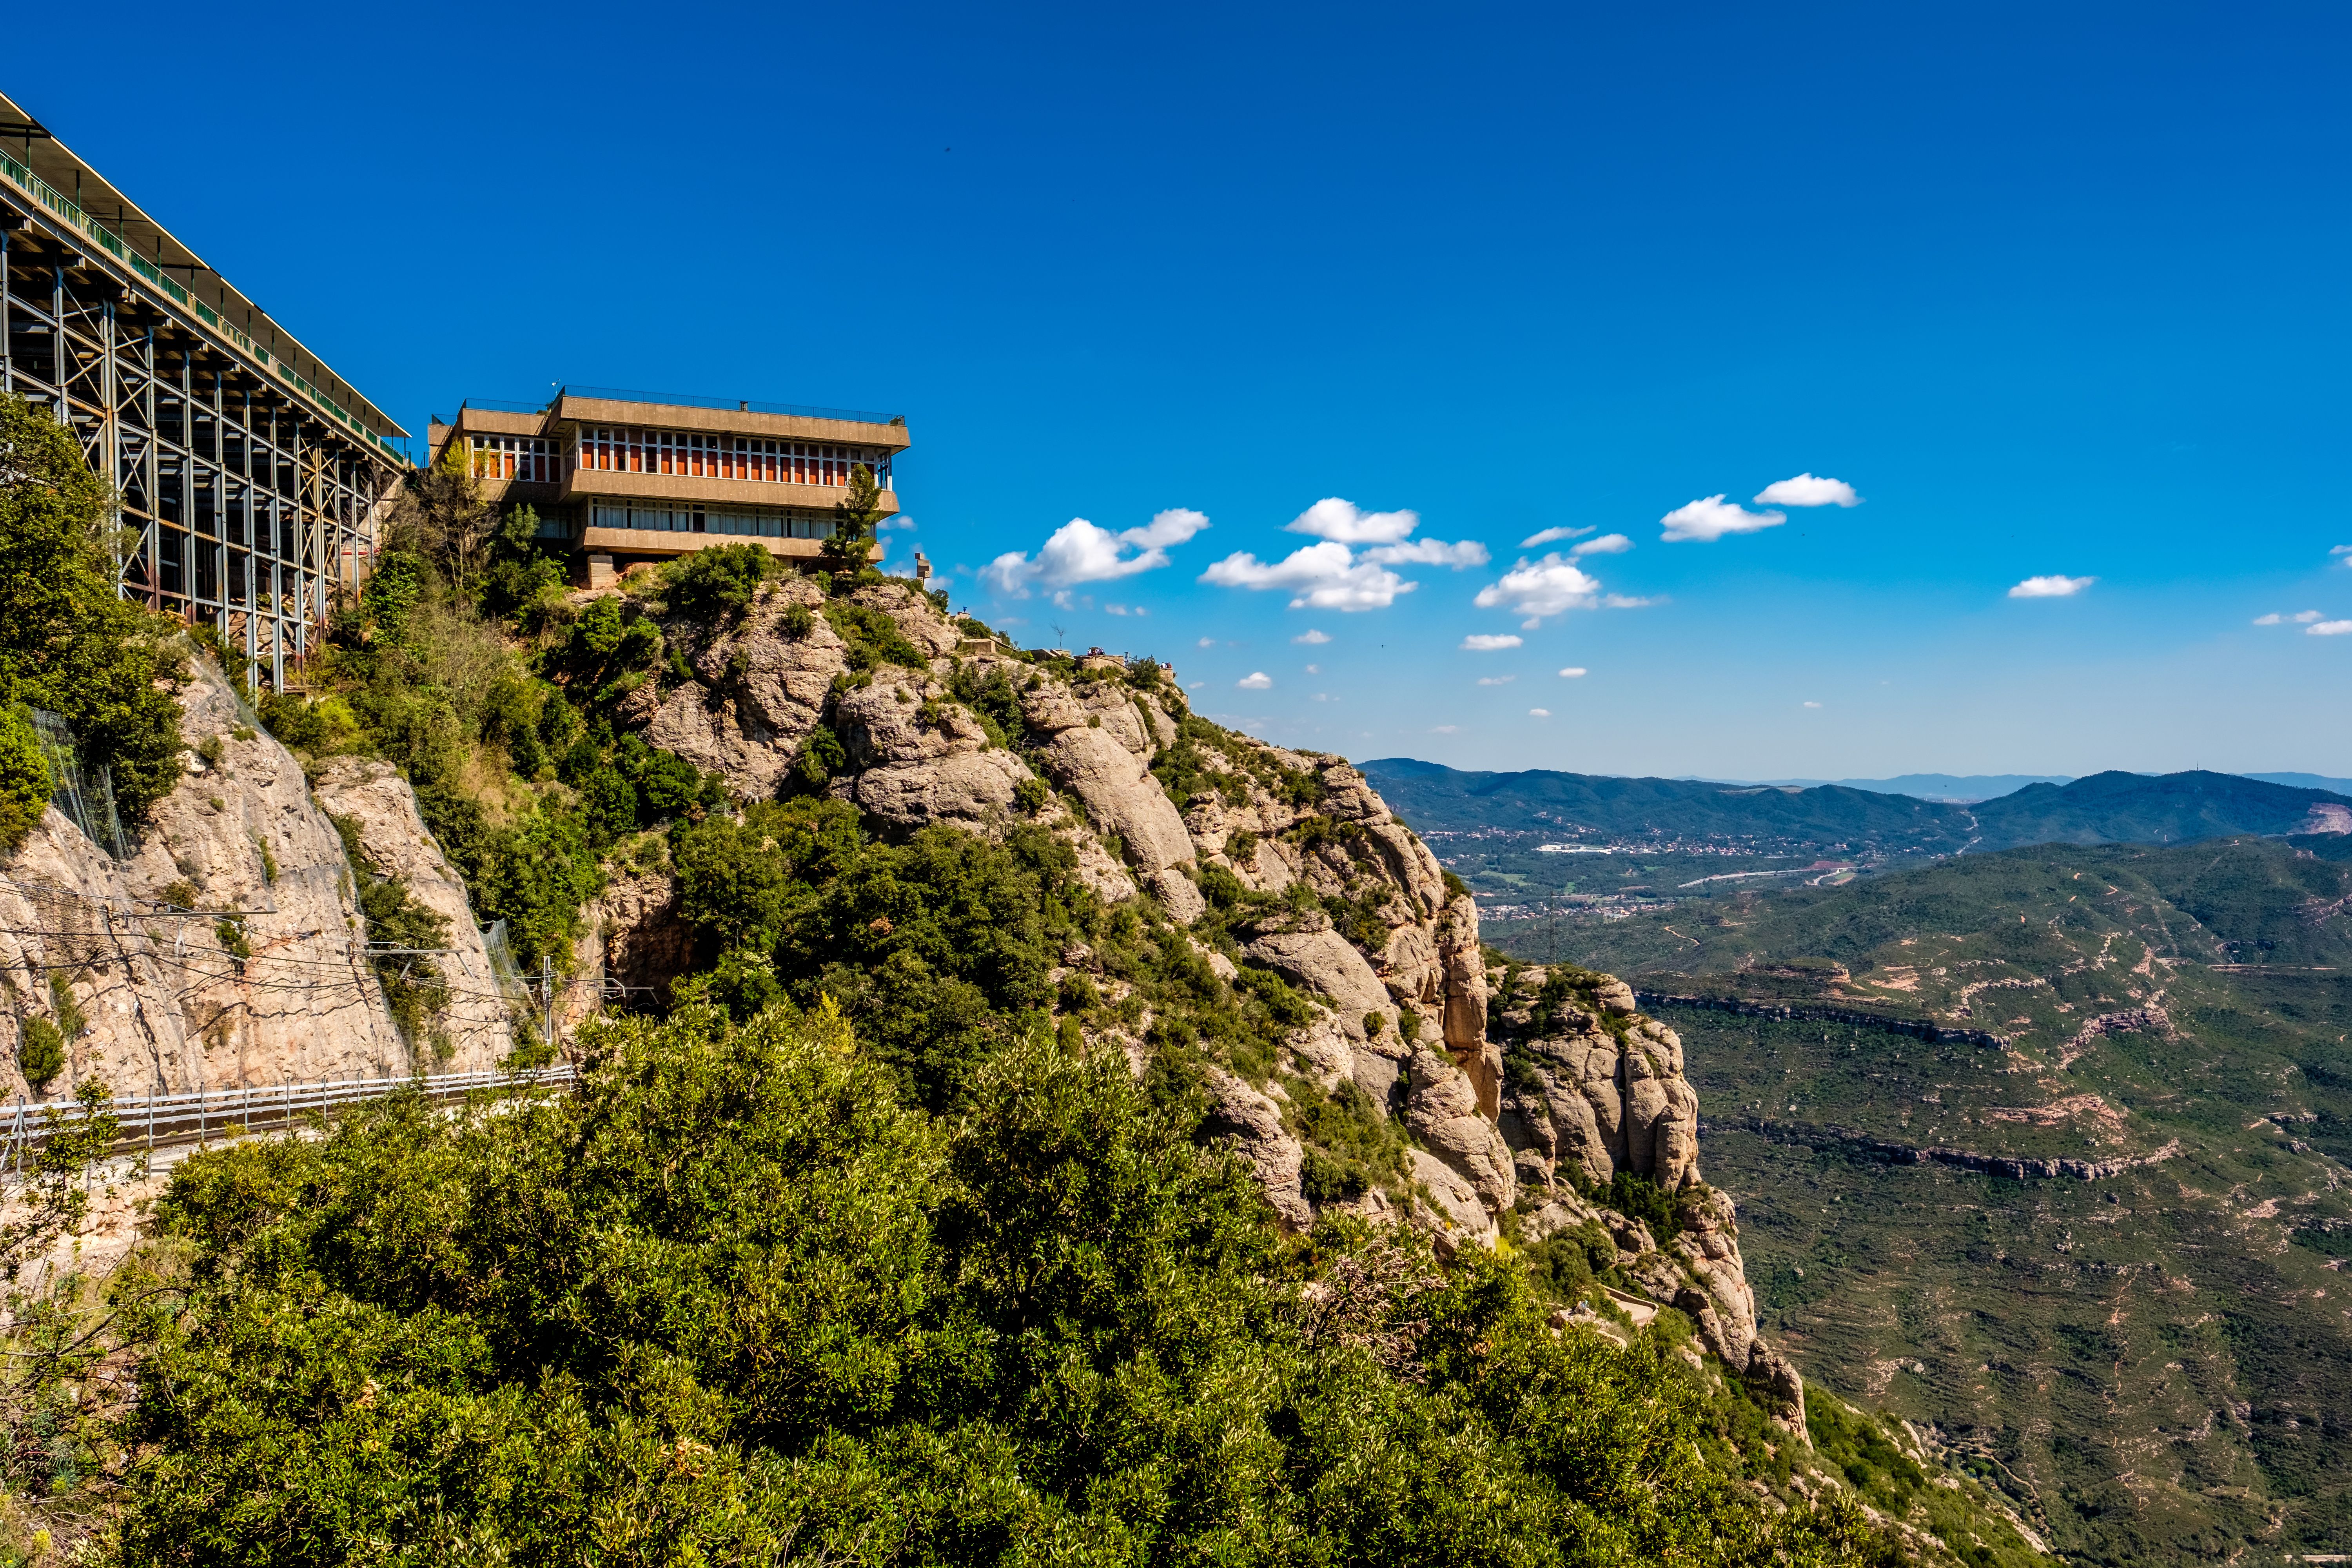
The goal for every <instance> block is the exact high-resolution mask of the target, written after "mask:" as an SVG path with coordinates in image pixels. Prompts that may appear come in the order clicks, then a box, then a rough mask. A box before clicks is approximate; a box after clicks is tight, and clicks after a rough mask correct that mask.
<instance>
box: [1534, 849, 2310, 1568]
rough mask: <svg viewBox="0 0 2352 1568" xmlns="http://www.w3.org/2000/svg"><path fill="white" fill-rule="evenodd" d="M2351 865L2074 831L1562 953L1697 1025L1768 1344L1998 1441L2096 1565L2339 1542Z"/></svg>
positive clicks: (2001, 1465)
mask: <svg viewBox="0 0 2352 1568" xmlns="http://www.w3.org/2000/svg"><path fill="white" fill-rule="evenodd" d="M2348 847H2352V843H2348V842H2347V839H2346V838H2345V837H2343V836H2341V835H2334V834H2330V835H2320V836H2315V837H2305V838H2288V839H2273V840H2263V839H2251V838H2249V839H2238V840H2231V839H2223V840H2218V841H2208V842H2204V843H2200V844H2194V845H2188V846H2181V847H2168V848H2154V847H2119V846H2086V847H2070V846H2054V845H2053V846H2043V847H2037V848H2032V849H2021V850H2011V851H2009V852H2006V853H2003V854H1999V855H1991V856H1976V855H1971V856H1969V857H1967V858H1963V859H1959V860H1956V861H1951V862H1947V863H1945V864H1942V865H1938V866H1936V867H1933V868H1925V869H1919V870H1914V871H1906V872H1900V873H1896V874H1894V875H1889V876H1885V877H1881V878H1875V879H1865V880H1862V881H1857V882H1853V883H1851V884H1849V885H1847V886H1844V887H1842V888H1834V889H1830V888H1823V889H1787V890H1777V891H1763V890H1751V891H1748V892H1742V893H1738V894H1736V895H1732V896H1730V897H1727V898H1725V899H1721V900H1715V901H1713V902H1710V903H1708V904H1706V905H1703V906H1695V907H1690V908H1686V909H1683V910H1674V911H1669V912H1662V913H1658V914H1654V915H1646V916H1639V917H1636V918H1633V919H1630V920H1623V921H1593V922H1591V923H1574V924H1571V925H1570V927H1569V928H1567V929H1566V930H1564V931H1561V932H1560V933H1559V936H1558V939H1557V940H1559V942H1560V944H1561V945H1562V946H1563V948H1565V949H1567V950H1568V951H1570V952H1573V953H1574V954H1575V955H1576V956H1577V958H1578V959H1579V960H1580V962H1583V963H1591V964H1594V965H1605V966H1608V967H1611V968H1615V969H1618V970H1620V971H1622V972H1623V973H1628V974H1630V975H1633V976H1635V977H1636V984H1639V985H1640V986H1642V987H1643V990H1644V994H1645V996H1646V997H1647V1001H1648V1005H1650V1006H1651V1007H1652V1008H1653V1009H1654V1011H1656V1012H1657V1013H1658V1016H1661V1017H1664V1018H1669V1019H1671V1020H1672V1021H1673V1023H1674V1025H1675V1027H1676V1029H1677V1030H1678V1031H1679V1032H1680V1033H1681V1034H1682V1036H1683V1037H1684V1040H1685V1050H1686V1053H1687V1057H1688V1062H1689V1072H1690V1077H1691V1080H1692V1082H1693V1083H1694V1084H1695V1085H1696V1086H1697V1088H1698V1089H1699V1090H1700V1092H1701V1093H1702V1094H1703V1095H1704V1096H1705V1103H1706V1107H1707V1118H1708V1125H1707V1132H1706V1142H1707V1147H1708V1149H1709V1151H1710V1154H1709V1158H1710V1161H1711V1166H1710V1175H1711V1177H1712V1178H1713V1179H1714V1180H1716V1181H1718V1182H1720V1183H1722V1184H1725V1185H1726V1186H1728V1187H1730V1188H1732V1189H1733V1190H1736V1191H1738V1192H1740V1193H1742V1194H1747V1195H1748V1196H1747V1203H1746V1207H1745V1211H1744V1219H1745V1224H1744V1226H1743V1237H1744V1240H1745V1243H1746V1247H1747V1253H1748V1265H1749V1272H1750V1276H1751V1278H1752V1279H1753V1280H1754V1282H1755V1285H1756V1288H1757V1291H1758V1294H1759V1326H1761V1327H1764V1328H1765V1329H1767V1330H1768V1331H1771V1332H1774V1333H1776V1334H1778V1335H1780V1337H1781V1338H1782V1339H1783V1341H1784V1342H1785V1343H1786V1344H1787V1346H1788V1347H1789V1350H1790V1354H1791V1355H1792V1356H1793V1357H1794V1359H1795V1360H1796V1361H1797V1362H1798V1363H1800V1365H1801V1366H1802V1367H1803V1369H1804V1370H1805V1372H1806V1373H1807V1375H1808V1376H1809V1377H1812V1378H1817V1379H1820V1380H1822V1381H1824V1382H1827V1383H1828V1384H1831V1385H1832V1386H1833V1387H1835V1388H1836V1389H1838V1390H1839V1391H1840V1392H1841V1393H1843V1394H1846V1395H1848V1396H1849V1397H1852V1398H1855V1399H1858V1400H1862V1401H1865V1402H1868V1403H1872V1404H1875V1405H1884V1406H1885V1407H1886V1408H1888V1409H1890V1410H1894V1411H1897V1412H1900V1413H1902V1414H1903V1415H1906V1417H1908V1418H1909V1419H1911V1420H1912V1421H1913V1422H1914V1423H1915V1424H1917V1425H1919V1426H1921V1428H1922V1429H1923V1430H1926V1431H1928V1432H1931V1433H1933V1434H1935V1435H1937V1438H1938V1440H1939V1441H1940V1442H1941V1443H1942V1444H1943V1445H1945V1446H1946V1447H1947V1448H1948V1451H1949V1452H1952V1453H1954V1454H1965V1455H1970V1456H1974V1457H1975V1458H1976V1461H1977V1462H1978V1463H1979V1465H1981V1466H1982V1467H1983V1468H1984V1470H1985V1473H1987V1474H1989V1475H1992V1476H1995V1477H1996V1478H1999V1479H2001V1483H2002V1484H2003V1485H2004V1486H2005V1487H2007V1488H2008V1489H2010V1491H2011V1495H2012V1497H2015V1498H2017V1499H2018V1500H2020V1501H2021V1503H2023V1504H2026V1505H2028V1506H2030V1507H2032V1509H2034V1510H2038V1511H2037V1513H2036V1517H2037V1518H2038V1519H2041V1520H2042V1521H2046V1523H2047V1526H2048V1530H2049V1534H2050V1536H2051V1539H2052V1541H2053V1544H2054V1545H2056V1546H2058V1547H2059V1548H2061V1549H2062V1550H2063V1551H2064V1552H2067V1553H2068V1555H2069V1557H2070V1558H2071V1559H2073V1560H2077V1561H2083V1562H2097V1563H2117V1564H2121V1563H2186V1562H2198V1561H2207V1560H2217V1559H2227V1558H2230V1557H2231V1556H2234V1555H2238V1554H2241V1553H2246V1552H2254V1553H2269V1552H2289V1551H2294V1552H2304V1551H2323V1550H2326V1549H2328V1548H2330V1547H2331V1546H2332V1545H2334V1544H2335V1543H2336V1542H2341V1541H2342V1540H2343V1539H2344V1535H2345V1531H2347V1528H2352V1465H2348V1464H2347V1458H2346V1456H2347V1453H2352V1447H2347V1441H2346V1440H2347V1436H2352V1433H2347V1429H2346V1427H2345V1426H2344V1424H2343V1418H2342V1414H2341V1413H2342V1412H2343V1411H2345V1410H2347V1409H2348V1408H2352V1381H2347V1373H2346V1369H2347V1367H2352V1327H2347V1312H2346V1310H2345V1305H2344V1290H2343V1278H2344V1276H2343V1273H2342V1269H2343V1267H2344V1265H2345V1263H2346V1262H2347V1259H2352V1204H2347V1197H2346V1194H2347V1191H2352V1184H2347V1162H2348V1161H2352V1093H2347V1089H2352V1047H2347V1046H2346V1044H2345V1037H2346V1032H2347V1030H2348V1029H2352V921H2347V913H2346V911H2347V909H2352V855H2347V848H2348ZM1506 940H1509V939H1506ZM1667 994H1682V995H1685V996H1691V997H1703V998H1713V999H1745V1000H1746V1001H1748V1002H1750V1003H1753V1004H1756V1005H1755V1006H1753V1007H1750V1008H1749V1009H1748V1010H1747V1011H1746V1012H1744V1013H1743V1012H1738V1011H1722V1010H1716V1009H1711V1008H1706V1007H1700V1006H1695V1005H1675V1004H1670V1003H1666V1002H1664V1000H1663V997H1664V995H1667ZM1874 1020H1888V1021H1892V1022H1895V1023H1897V1024H1900V1025H1901V1026H1902V1027H1901V1028H1900V1029H1899V1030H1898V1029H1896V1028H1890V1027H1886V1026H1879V1025H1876V1024H1874ZM1921 1022H1924V1023H1926V1024H1928V1025H1930V1026H1937V1027H1940V1028H1942V1029H1944V1030H1947V1031H1949V1033H1948V1034H1947V1035H1946V1036H1945V1037H1942V1038H1935V1037H1923V1036H1922V1033H1921V1031H1920V1030H1919V1029H1918V1028H1917V1027H1916V1025H1917V1024H1918V1023H1921ZM1930 1034H1931V1035H1932V1030H1931V1031H1930ZM2062 1162H2069V1163H2071V1164H2069V1165H2067V1167H2066V1168H2067V1169H2068V1170H2069V1171H2071V1172H2076V1173H2069V1174H2055V1173H2053V1174H2043V1173H2042V1171H2043V1170H2044V1169H2046V1168H2050V1167H2053V1166H2055V1165H2057V1164H2058V1163H2062ZM2082 1173H2088V1179H2085V1176H2084V1174H2082Z"/></svg>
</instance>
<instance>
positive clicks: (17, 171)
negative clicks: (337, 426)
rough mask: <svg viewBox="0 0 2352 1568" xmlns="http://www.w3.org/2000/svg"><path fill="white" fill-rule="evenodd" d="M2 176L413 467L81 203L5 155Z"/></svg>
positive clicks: (357, 432)
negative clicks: (224, 319) (85, 209)
mask: <svg viewBox="0 0 2352 1568" xmlns="http://www.w3.org/2000/svg"><path fill="white" fill-rule="evenodd" d="M0 174H5V175H6V176H7V177H8V178H9V179H10V180H11V181H13V182H15V183H16V184H17V185H18V186H19V187H21V188H22V189H23V190H24V192H25V193H26V195H29V196H31V197H32V198H33V199H34V200H35V201H37V202H38V203H39V204H40V205H42V206H43V207H45V208H47V210H48V211H49V212H50V213H51V214H53V215H54V216H57V217H58V218H59V219H61V220H62V221H64V222H65V223H66V224H67V225H68V226H70V227H71V228H73V229H74V230H75V231H76V232H77V233H79V234H81V235H84V236H86V237H89V239H90V240H92V241H93V242H95V243H96V244H97V246H98V247H99V248H100V249H101V250H103V251H105V252H106V253H107V254H108V255H110V256H111V257H113V258H115V259H116V260H118V261H120V262H121V263H123V264H124V265H125V266H127V267H129V268H131V271H133V272H136V273H137V274H139V276H140V277H142V278H144V279H147V281H148V282H150V283H152V284H153V285H154V286H155V287H156V288H157V289H161V290H162V291H163V293H164V294H166V295H168V296H169V297H170V298H171V299H172V300H174V301H176V302H177V303H179V304H182V305H184V306H186V307H187V308H188V310H191V311H192V312H194V315H195V317H196V319H197V320H198V321H202V322H203V323H204V324H205V326H207V327H210V328H211V329H212V330H213V331H215V332H218V333H219V334H220V335H221V336H222V337H224V338H226V339H227V340H228V341H229V342H232V343H235V344H236V346H237V347H238V348H239V349H241V350H243V351H244V352H245V353H247V354H249V355H251V356H252V357H253V360H254V363H257V364H259V365H260V366H261V367H262V368H263V369H265V370H268V371H270V372H272V373H273V374H276V375H277V376H278V379H279V380H281V381H284V382H287V383H289V384H291V385H293V386H294V387H296V388H297V389H299V391H300V392H301V394H302V395H303V396H305V397H307V398H309V399H310V401H311V402H312V403H314V404H316V405H318V406H319V407H320V408H322V409H324V410H326V411H327V412H328V413H330V414H331V415H333V416H335V417H336V418H337V419H340V420H341V421H342V422H343V424H344V425H345V426H348V427H349V428H350V430H351V432H352V434H353V435H355V436H357V437H359V438H360V439H361V440H362V441H368V442H373V444H374V445H376V446H377V447H382V448H383V450H384V451H386V452H389V453H391V454H392V455H393V456H394V457H395V458H399V459H400V460H401V461H402V462H403V463H408V462H409V457H408V454H407V453H406V452H404V451H403V450H402V449H401V448H400V447H398V446H397V445H395V444H394V442H393V441H392V439H391V438H390V437H384V436H379V435H377V434H376V433H375V432H374V431H373V430H371V429H369V428H368V427H367V426H364V425H362V424H361V423H360V422H359V421H358V420H357V419H355V418H353V417H352V413H351V411H350V410H349V409H347V408H345V407H344V406H343V405H341V404H340V403H337V402H336V401H335V400H334V399H333V398H331V397H329V396H328V395H326V394H325V393H323V392H320V390H319V389H318V388H317V387H316V386H313V385H312V384H310V379H309V378H308V377H306V376H304V375H302V374H299V372H297V371H296V370H295V369H294V367H293V366H292V365H290V364H289V363H286V361H285V360H283V359H281V358H279V357H278V355H276V354H273V353H270V352H269V351H268V349H266V348H263V347H262V346H261V345H260V344H259V343H257V342H254V341H253V339H252V338H251V337H249V336H247V334H246V333H245V332H244V331H240V330H239V329H237V328H236V327H234V326H231V325H230V324H229V323H228V322H226V321H223V320H222V319H221V313H220V312H219V311H218V310H214V309H213V308H212V307H211V306H210V305H207V304H205V302H204V301H203V300H199V299H197V298H195V297H194V295H192V294H190V293H189V292H188V289H187V286H186V285H185V284H183V283H182V282H180V281H179V279H175V278H171V277H167V276H166V275H165V274H164V272H163V268H160V267H158V266H156V265H155V263H153V262H152V261H150V260H148V259H147V258H145V257H143V256H142V255H140V254H139V252H138V251H137V250H135V249H133V248H132V247H131V244H130V242H129V241H127V240H125V239H124V238H123V237H121V235H119V234H117V233H115V232H114V231H113V230H112V229H110V228H109V227H107V226H105V225H104V224H102V223H100V222H99V221H98V220H97V219H96V218H94V217H92V216H89V214H88V213H86V212H84V211H82V209H81V206H80V205H79V203H77V202H75V201H74V200H72V198H70V197H68V195H66V194H65V193H64V192H62V191H60V190H58V188H57V187H56V186H55V185H52V184H49V183H48V182H47V180H44V179H43V178H41V176H40V175H38V174H35V173H33V171H32V169H31V168H30V167H28V166H27V165H26V164H25V163H20V162H18V161H17V160H16V159H15V158H12V157H10V156H9V155H8V154H7V153H0Z"/></svg>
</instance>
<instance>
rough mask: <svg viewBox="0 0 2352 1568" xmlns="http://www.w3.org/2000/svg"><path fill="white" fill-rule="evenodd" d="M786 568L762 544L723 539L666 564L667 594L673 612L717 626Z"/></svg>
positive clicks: (664, 595)
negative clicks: (763, 584)
mask: <svg viewBox="0 0 2352 1568" xmlns="http://www.w3.org/2000/svg"><path fill="white" fill-rule="evenodd" d="M786 570H787V568H786V567H785V565H784V563H782V561H780V560H778V559H777V558H776V557H775V556H773V555H771V554H769V553H768V551H767V547H766V546H764V545H760V544H750V543H745V544H719V545H714V546H712V547H710V548H709V549H707V550H698V551H696V552H694V553H693V554H691V555H680V556H677V557H676V558H675V559H673V560H671V561H670V562H668V563H666V564H665V565H664V566H663V567H662V571H661V582H662V599H663V601H664V602H665V603H666V604H667V605H669V607H670V610H671V611H672V613H674V614H676V615H680V616H685V617H686V618H687V619H688V620H689V621H693V622H695V623H696V624H698V625H700V626H717V625H719V623H720V622H721V621H723V620H725V619H727V618H728V617H729V616H736V615H740V614H741V613H742V611H743V610H744V608H745V607H746V606H748V605H750V604H751V598H752V595H755V594H757V593H758V592H759V591H760V584H762V583H765V582H767V581H769V580H770V579H771V578H774V577H781V576H782V575H783V574H784V573H785V571H786Z"/></svg>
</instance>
